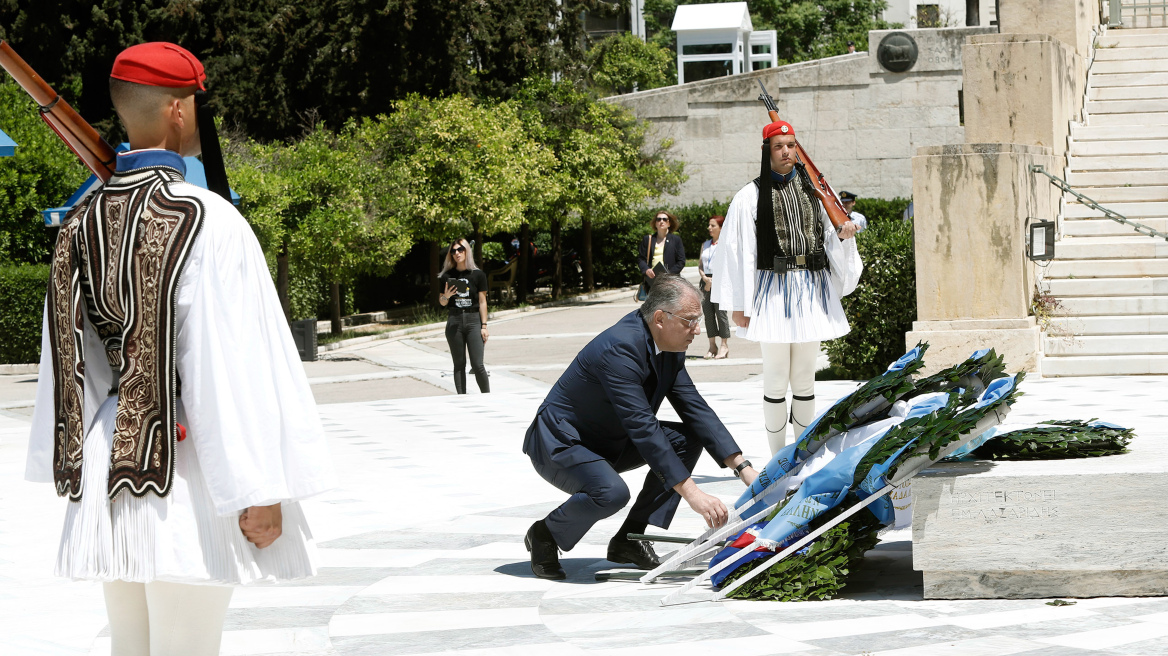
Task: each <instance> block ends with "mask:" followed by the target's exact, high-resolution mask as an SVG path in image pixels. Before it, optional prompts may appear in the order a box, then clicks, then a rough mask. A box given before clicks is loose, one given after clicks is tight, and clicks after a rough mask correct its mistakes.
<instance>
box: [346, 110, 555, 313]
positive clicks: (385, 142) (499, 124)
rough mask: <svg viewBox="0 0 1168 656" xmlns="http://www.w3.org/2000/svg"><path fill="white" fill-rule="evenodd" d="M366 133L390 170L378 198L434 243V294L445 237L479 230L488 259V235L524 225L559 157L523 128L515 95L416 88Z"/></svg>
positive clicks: (477, 236) (367, 124)
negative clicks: (486, 97)
mask: <svg viewBox="0 0 1168 656" xmlns="http://www.w3.org/2000/svg"><path fill="white" fill-rule="evenodd" d="M362 139H363V140H364V141H365V143H366V144H367V147H368V148H369V149H370V151H371V152H372V153H374V155H373V156H374V158H375V159H376V161H377V162H379V164H380V166H381V167H382V170H383V173H382V181H381V183H380V185H379V191H378V192H377V193H378V195H379V197H380V198H382V199H384V203H385V204H386V205H387V206H388V205H393V206H395V207H396V208H397V209H396V211H397V212H398V213H400V214H401V216H402V217H403V220H405V221H406V222H408V223H409V224H410V225H411V226H412V231H413V235H414V236H415V237H416V238H418V239H423V240H427V241H429V242H430V243H431V258H430V260H431V262H430V267H431V271H430V273H431V276H430V278H431V285H432V291H434V295H435V296H436V295H437V287H436V285H437V275H436V274H437V266H438V261H437V253H438V250H439V245H440V244H441V243H443V242H446V241H448V240H449V239H451V238H453V237H455V236H462V235H466V234H467V233H468V232H469V233H473V234H474V235H475V256H476V258H477V259H480V261H481V255H482V242H483V239H482V236H483V235H484V234H492V233H496V232H502V231H507V230H514V229H515V228H517V227H519V225H520V224H521V223H522V222H523V220H524V216H525V212H526V209H527V205H528V203H529V202H530V200H531V199H532V198H538V197H542V196H543V195H545V194H547V193H549V191H548V188H549V185H548V183H549V181H548V180H547V179H546V177H545V174H546V173H547V172H548V171H549V170H550V169H551V168H552V167H553V166H554V163H555V157H554V156H553V154H552V153H551V151H549V150H548V149H547V148H544V147H543V146H542V145H541V144H539V143H536V142H535V141H533V140H531V139H530V138H529V137H528V135H527V134H526V133H525V132H524V129H523V124H522V123H521V122H520V119H519V113H518V109H517V107H516V105H515V103H513V102H500V103H475V102H473V101H472V100H470V99H469V98H466V97H464V96H460V95H454V96H450V97H447V98H437V99H433V98H423V97H421V96H416V95H411V96H409V97H407V98H406V99H405V100H401V101H398V102H396V103H394V104H393V113H391V114H389V115H388V116H380V117H377V118H376V119H371V120H366V121H365V122H364V124H363V125H362ZM554 186H555V185H554V183H552V184H551V187H553V188H554Z"/></svg>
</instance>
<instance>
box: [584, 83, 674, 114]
mask: <svg viewBox="0 0 1168 656" xmlns="http://www.w3.org/2000/svg"><path fill="white" fill-rule="evenodd" d="M605 100H607V101H608V102H611V103H615V104H617V105H623V106H625V107H628V108H629V109H630V110H632V112H633V113H634V114H636V116H637V118H642V119H645V118H666V117H685V116H687V115H688V114H689V93H688V92H687V91H686V90H685V88H684V87H681V86H674V87H666V88H664V89H653V90H652V91H645V92H642V93H630V94H625V95H623V96H612V97H611V98H606V99H605Z"/></svg>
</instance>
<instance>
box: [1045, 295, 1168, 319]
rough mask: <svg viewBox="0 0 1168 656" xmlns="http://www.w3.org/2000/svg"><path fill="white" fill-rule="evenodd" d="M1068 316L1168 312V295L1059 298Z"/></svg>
mask: <svg viewBox="0 0 1168 656" xmlns="http://www.w3.org/2000/svg"><path fill="white" fill-rule="evenodd" d="M1059 302H1060V303H1062V306H1063V310H1064V312H1066V316H1070V317H1078V316H1090V315H1094V316H1116V315H1128V314H1168V296H1115V297H1095V296H1079V297H1071V298H1059Z"/></svg>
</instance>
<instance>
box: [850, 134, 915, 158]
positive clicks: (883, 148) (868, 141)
mask: <svg viewBox="0 0 1168 656" xmlns="http://www.w3.org/2000/svg"><path fill="white" fill-rule="evenodd" d="M853 132H854V133H855V135H856V158H857V159H890V158H903V159H904V160H905V161H906V162H907V161H908V158H910V157H912V154H913V150H912V148H911V146H910V143H911V136H910V135H911V131H910V130H909V129H908V128H901V129H888V128H885V129H877V130H862V129H856V130H853Z"/></svg>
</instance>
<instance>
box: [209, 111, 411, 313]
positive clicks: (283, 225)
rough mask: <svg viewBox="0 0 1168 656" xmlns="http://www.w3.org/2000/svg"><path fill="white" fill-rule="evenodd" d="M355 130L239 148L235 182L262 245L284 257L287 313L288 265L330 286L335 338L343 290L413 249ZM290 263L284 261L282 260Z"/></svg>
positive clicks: (281, 281) (281, 274) (280, 271)
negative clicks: (382, 196) (384, 200)
mask: <svg viewBox="0 0 1168 656" xmlns="http://www.w3.org/2000/svg"><path fill="white" fill-rule="evenodd" d="M356 133H357V128H356V126H355V125H349V126H346V128H344V129H343V130H342V131H341V132H339V133H334V132H332V131H330V130H328V129H326V128H323V127H319V126H318V127H317V128H316V129H314V130H313V131H312V132H310V133H309V134H308V135H307V136H306V137H305V138H304V139H302V140H301V141H299V142H297V143H295V144H292V145H288V146H281V145H263V144H257V143H255V142H251V143H248V144H245V145H243V146H233V147H232V151H233V152H235V153H238V154H239V156H238V157H235V158H232V161H233V165H232V172H231V173H232V184H233V185H234V186H235V187H236V189H237V190H238V191H239V193H240V196H241V197H242V199H243V201H242V205H243V206H242V208H241V209H242V211H243V213H244V216H245V217H247V218H248V220H249V222H251V224H252V225H253V227H254V229H255V231H256V233H257V235H258V236H259V239H260V242H261V245H263V246H265V247H266V248H265V250H266V251H267V252H269V253H272V252H274V254H275V258H276V260H277V276H276V279H277V282H278V285H277V287H278V289H279V291H280V293H281V302H282V303H283V304H284V306H285V312H286V313H289V312H290V303H289V300H288V288H289V282H288V277H289V274H288V273H287V272H288V271H289V268H297V269H299V270H300V273H301V274H302V275H303V274H305V273H307V274H310V275H311V274H312V273H314V272H315V273H319V274H320V275H321V276H323V278H324V279H325V280H327V281H328V283H329V286H330V289H329V292H330V299H329V305H330V315H331V318H332V332H333V334H340V332H341V330H342V324H341V286H342V285H347V284H351V283H352V282H353V281H354V280H355V279H356V277H357V276H358V275H361V274H375V275H377V274H385V273H388V272H389V271H390V270H392V268H393V265H394V264H395V263H396V262H397V261H398V260H399V259H400V258H401V257H402V256H403V255H405V253H406V252H407V251H408V250H409V247H410V238H409V231H408V230H406V229H404V228H403V226H402V225H401V224H400V223H398V221H397V219H398V216H397V215H396V214H395V213H394V212H391V211H385V208H384V207H382V206H381V205H380V203H379V199H378V197H377V196H376V194H374V193H373V191H372V190H373V189H374V188H375V186H376V184H377V179H376V178H377V175H376V169H375V168H374V167H373V166H372V164H373V162H372V161H371V156H372V153H371V152H370V151H368V150H367V149H365V148H364V144H363V142H362V141H361V140H360V139H359V138H358V137H357V134H356ZM281 259H283V263H281Z"/></svg>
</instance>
